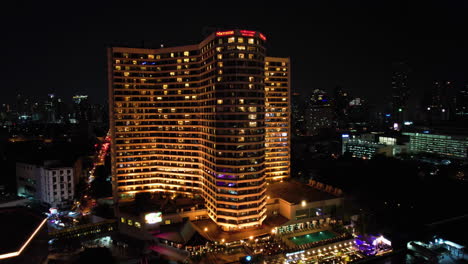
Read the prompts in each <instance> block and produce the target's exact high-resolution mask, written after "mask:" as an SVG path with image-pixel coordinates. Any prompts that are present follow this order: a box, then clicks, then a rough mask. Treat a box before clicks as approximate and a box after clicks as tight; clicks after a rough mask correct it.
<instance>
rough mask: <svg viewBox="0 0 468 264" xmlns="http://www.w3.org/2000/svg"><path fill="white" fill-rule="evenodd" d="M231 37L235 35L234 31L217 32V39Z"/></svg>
mask: <svg viewBox="0 0 468 264" xmlns="http://www.w3.org/2000/svg"><path fill="white" fill-rule="evenodd" d="M230 35H234V30H230V31H218V32H216V36H217V37H221V36H230Z"/></svg>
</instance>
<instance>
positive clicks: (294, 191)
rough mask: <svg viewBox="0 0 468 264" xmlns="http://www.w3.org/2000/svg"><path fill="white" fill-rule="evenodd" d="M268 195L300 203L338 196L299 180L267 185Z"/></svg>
mask: <svg viewBox="0 0 468 264" xmlns="http://www.w3.org/2000/svg"><path fill="white" fill-rule="evenodd" d="M267 195H268V196H270V198H271V199H273V198H281V199H283V200H285V201H287V202H290V203H292V204H298V203H300V202H302V201H304V200H305V201H307V202H317V201H323V200H330V199H335V198H338V196H335V195H333V194H330V193H327V192H324V191H321V190H318V189H315V188H313V187H311V186H309V185H307V184H304V183H300V182H297V181H284V182H277V183H270V185H268V187H267Z"/></svg>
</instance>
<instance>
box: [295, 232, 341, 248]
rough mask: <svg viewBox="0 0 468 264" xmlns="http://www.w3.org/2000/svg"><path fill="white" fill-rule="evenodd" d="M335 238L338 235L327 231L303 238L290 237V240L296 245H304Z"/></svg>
mask: <svg viewBox="0 0 468 264" xmlns="http://www.w3.org/2000/svg"><path fill="white" fill-rule="evenodd" d="M335 236H336V235H335V234H334V233H333V232H330V231H327V230H325V231H320V232H317V233H310V234H307V235H303V236H296V237H290V238H289V240H291V241H292V242H293V243H294V244H296V245H303V244H307V243H312V242H317V241H320V240H325V239H329V238H332V237H335Z"/></svg>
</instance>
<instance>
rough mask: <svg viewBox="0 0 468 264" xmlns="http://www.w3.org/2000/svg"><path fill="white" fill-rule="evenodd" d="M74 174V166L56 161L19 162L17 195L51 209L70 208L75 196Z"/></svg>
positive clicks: (17, 168)
mask: <svg viewBox="0 0 468 264" xmlns="http://www.w3.org/2000/svg"><path fill="white" fill-rule="evenodd" d="M74 172H75V169H74V166H73V165H68V164H63V163H61V162H59V161H54V160H48V161H42V162H40V163H33V162H17V163H16V181H17V194H18V196H21V197H27V198H32V199H36V200H38V201H40V202H41V203H42V204H44V205H46V206H50V207H66V206H69V205H71V203H72V201H73V198H74V195H75V185H76V177H75V176H74Z"/></svg>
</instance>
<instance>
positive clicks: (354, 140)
mask: <svg viewBox="0 0 468 264" xmlns="http://www.w3.org/2000/svg"><path fill="white" fill-rule="evenodd" d="M341 138H342V154H344V153H346V152H348V153H350V154H351V155H352V156H353V157H355V158H362V159H371V158H373V157H374V156H375V155H376V154H383V155H385V156H387V157H395V156H396V155H399V154H402V153H406V152H407V151H408V144H407V143H406V142H405V139H404V137H396V136H389V135H384V134H379V133H367V134H361V135H349V134H343V135H341Z"/></svg>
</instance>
